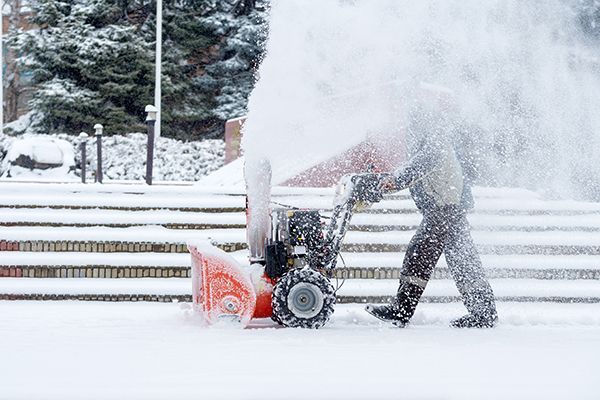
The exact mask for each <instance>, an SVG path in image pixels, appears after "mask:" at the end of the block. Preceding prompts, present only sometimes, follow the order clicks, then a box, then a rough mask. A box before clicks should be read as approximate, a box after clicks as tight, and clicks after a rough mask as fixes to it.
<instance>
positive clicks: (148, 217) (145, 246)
mask: <svg viewBox="0 0 600 400" xmlns="http://www.w3.org/2000/svg"><path fill="white" fill-rule="evenodd" d="M332 196H333V190H330V189H297V188H274V190H273V199H274V201H276V202H277V203H280V204H287V205H292V206H299V207H303V208H315V209H321V210H327V209H329V208H330V206H331V203H332ZM475 197H476V209H475V212H474V213H473V214H472V215H471V216H470V218H469V219H470V221H471V224H472V226H473V236H474V239H475V242H476V243H477V245H478V247H479V250H480V252H481V254H482V260H483V262H484V266H485V267H486V271H487V275H488V277H489V278H490V280H491V283H492V286H493V287H494V289H495V291H496V295H497V296H498V298H499V300H500V301H556V302H576V303H581V302H587V303H589V302H600V204H598V203H584V202H574V201H548V200H543V199H541V198H540V197H539V196H538V195H537V194H535V193H532V192H528V191H525V190H520V189H494V188H476V190H475ZM244 204H245V197H244V193H243V192H242V191H241V190H240V189H235V188H203V187H200V186H197V185H181V184H180V185H156V186H152V187H147V186H145V185H139V184H105V185H81V184H73V183H71V184H50V183H47V184H44V183H10V182H0V210H1V212H0V299H12V300H28V299H31V300H69V299H77V300H91V301H189V300H190V299H191V295H190V293H191V283H190V281H189V279H185V278H188V277H189V275H190V268H189V265H190V259H189V254H188V253H187V249H186V242H187V241H188V240H194V239H209V238H210V239H211V240H212V241H214V242H216V243H217V244H218V246H219V247H221V248H222V249H223V250H225V251H227V252H230V253H231V254H232V255H233V256H234V257H235V258H237V259H238V260H239V261H240V262H244V261H245V259H246V255H247V254H246V250H245V249H246V245H245V231H244V224H245V214H244ZM419 220H420V217H419V215H418V212H417V210H416V209H415V207H414V205H413V204H412V201H411V200H410V199H409V198H408V196H406V195H395V196H390V197H388V198H386V200H384V201H383V202H381V203H379V204H376V205H374V207H373V208H371V209H370V210H367V211H366V212H363V213H360V214H357V215H355V217H354V218H353V221H352V226H351V231H350V232H348V235H347V237H346V241H345V245H344V248H343V260H340V262H339V264H338V266H339V268H338V269H337V270H336V271H335V279H334V282H333V283H334V285H335V286H339V290H338V292H337V294H338V300H339V301H340V302H366V301H385V300H386V299H387V298H388V296H389V295H390V294H392V293H394V292H395V290H396V286H397V279H398V273H399V267H400V266H401V264H402V259H403V256H404V254H403V253H404V251H405V250H406V244H407V243H408V241H409V240H410V237H411V235H412V233H413V231H414V229H416V226H417V225H418V224H419ZM424 300H425V301H430V302H450V301H458V300H459V297H458V293H457V291H456V289H455V288H454V286H453V281H452V280H451V278H450V275H449V272H448V269H447V268H446V265H445V261H444V260H443V259H442V260H440V264H439V266H438V268H437V269H436V271H435V274H434V279H433V280H432V281H431V283H430V285H429V286H428V288H427V291H426V292H425V296H424Z"/></svg>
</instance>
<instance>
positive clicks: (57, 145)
mask: <svg viewBox="0 0 600 400" xmlns="http://www.w3.org/2000/svg"><path fill="white" fill-rule="evenodd" d="M74 171H75V157H74V152H73V146H72V145H71V144H70V143H69V142H67V141H65V140H61V139H55V138H45V137H40V136H36V137H30V138H23V139H19V140H15V141H14V142H12V144H11V146H10V147H9V149H8V152H7V153H6V157H5V158H4V160H3V161H2V165H1V174H2V177H3V178H55V179H56V178H73V177H75V173H74Z"/></svg>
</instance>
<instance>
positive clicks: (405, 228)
mask: <svg viewBox="0 0 600 400" xmlns="http://www.w3.org/2000/svg"><path fill="white" fill-rule="evenodd" d="M98 226H102V227H108V228H132V227H143V226H162V227H164V228H167V229H189V230H207V229H228V228H229V229H245V228H246V224H245V223H176V222H157V223H126V222H123V223H120V222H104V223H94V222H51V221H0V227H49V228H52V227H72V228H92V227H98ZM418 226H419V225H418V224H414V225H408V224H403V225H377V224H362V225H356V224H351V225H350V226H349V230H350V231H355V232H409V231H415V230H416V229H417V228H418ZM472 229H473V231H487V232H502V231H506V232H552V231H555V232H600V226H578V225H571V226H552V225H544V226H536V225H533V226H519V225H493V226H490V225H488V226H485V225H477V224H472Z"/></svg>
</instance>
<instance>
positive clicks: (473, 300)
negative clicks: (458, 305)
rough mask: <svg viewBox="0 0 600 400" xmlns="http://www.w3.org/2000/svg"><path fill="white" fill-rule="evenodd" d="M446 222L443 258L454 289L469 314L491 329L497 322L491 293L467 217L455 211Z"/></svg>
mask: <svg viewBox="0 0 600 400" xmlns="http://www.w3.org/2000/svg"><path fill="white" fill-rule="evenodd" d="M448 222H449V224H450V231H449V235H448V236H447V241H446V243H445V246H444V254H445V256H446V262H447V264H448V268H449V269H450V272H451V274H452V276H453V278H454V281H455V282H456V287H457V288H458V291H459V292H460V294H461V296H462V299H463V302H464V305H465V307H466V308H467V310H468V311H469V314H470V315H471V316H473V317H475V318H476V319H480V320H481V321H482V322H483V323H484V324H487V325H490V324H491V325H493V323H495V321H496V319H497V312H496V304H495V301H494V293H493V291H492V288H491V286H490V284H489V282H488V280H487V279H486V277H485V274H484V271H483V267H482V265H481V258H480V257H479V253H478V252H477V248H476V247H475V243H474V242H473V238H472V237H471V232H470V226H469V223H468V221H467V218H466V215H465V213H464V212H463V211H456V212H454V213H452V216H451V217H450V218H449V221H448ZM466 322H468V321H466Z"/></svg>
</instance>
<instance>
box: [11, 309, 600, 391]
mask: <svg viewBox="0 0 600 400" xmlns="http://www.w3.org/2000/svg"><path fill="white" fill-rule="evenodd" d="M462 312H463V310H462V307H461V306H460V305H458V304H422V305H420V306H419V308H418V310H417V314H416V315H415V318H414V322H413V324H412V325H411V326H410V327H408V328H405V329H398V328H395V327H390V326H387V325H384V324H382V323H380V322H378V321H377V320H374V319H372V318H370V317H369V316H368V315H367V314H366V313H365V312H364V311H363V310H362V307H361V306H358V305H338V306H337V307H336V312H335V314H334V317H333V319H332V321H331V323H330V324H328V325H327V326H326V327H324V328H323V329H320V330H316V331H315V330H301V329H279V328H277V327H275V326H274V325H273V323H272V322H271V321H269V320H259V321H256V322H255V323H254V324H253V325H252V326H251V328H250V329H246V330H238V329H231V328H224V327H213V328H204V327H202V326H200V323H199V322H198V321H197V320H196V319H195V317H194V316H193V315H192V314H191V312H190V309H189V306H188V305H187V304H160V303H156V304H151V303H133V304H123V303H119V304H114V303H78V302H43V303H42V302H0V338H1V340H0V355H1V357H2V362H0V399H2V400H9V399H10V400H19V399H27V400H30V399H46V400H52V399H60V400H69V399H103V400H107V399H142V398H143V399H261V400H267V399H343V400H349V399H460V400H463V399H502V400H506V399H527V400H529V399H561V400H562V399H578V400H583V399H590V400H592V399H598V394H599V393H600V383H599V381H598V379H597V378H598V377H597V374H598V370H599V369H600V305H598V304H590V305H570V304H516V303H501V304H500V305H499V312H500V318H501V319H500V324H499V326H498V327H497V328H496V329H493V330H486V331H480V330H454V329H451V328H449V327H447V324H448V321H449V320H450V319H451V318H453V317H455V316H458V315H461V313H462Z"/></svg>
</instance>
